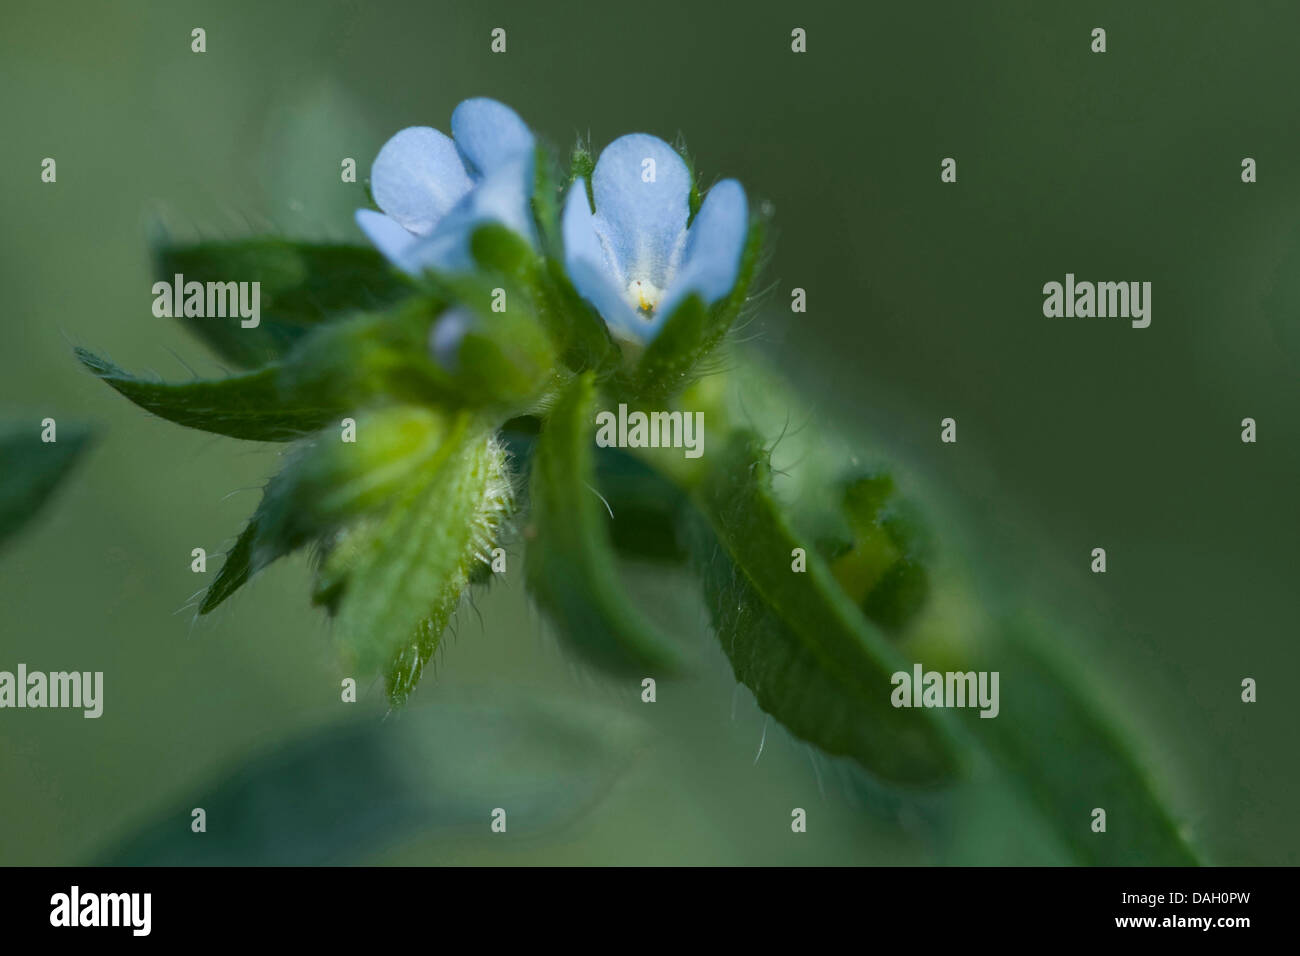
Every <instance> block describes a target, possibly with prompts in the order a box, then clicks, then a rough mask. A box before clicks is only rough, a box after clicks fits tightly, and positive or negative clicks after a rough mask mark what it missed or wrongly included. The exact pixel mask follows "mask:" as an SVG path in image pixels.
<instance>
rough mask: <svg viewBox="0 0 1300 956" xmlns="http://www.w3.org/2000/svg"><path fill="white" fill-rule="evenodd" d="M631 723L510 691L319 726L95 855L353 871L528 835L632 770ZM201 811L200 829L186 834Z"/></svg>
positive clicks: (562, 821) (636, 744) (601, 710)
mask: <svg viewBox="0 0 1300 956" xmlns="http://www.w3.org/2000/svg"><path fill="white" fill-rule="evenodd" d="M643 741H644V731H643V729H642V728H641V726H640V725H639V724H637V723H636V722H634V721H633V720H632V719H631V718H629V717H627V716H626V715H625V714H624V713H623V712H622V711H620V710H617V709H614V708H611V707H600V706H594V705H592V704H590V703H583V704H580V705H579V704H577V703H575V702H573V701H563V702H556V701H543V700H539V699H536V698H533V697H530V696H528V695H526V694H522V693H521V692H519V691H513V692H512V693H511V694H510V696H509V697H506V696H504V695H502V696H499V697H496V698H494V697H493V696H492V695H491V693H490V692H486V693H485V692H482V691H480V692H479V693H476V694H475V695H474V696H473V698H472V699H466V695H464V694H462V695H461V696H460V697H459V698H457V699H453V700H450V701H448V700H443V699H440V700H438V701H436V702H435V703H433V704H432V705H430V706H421V707H417V708H412V709H410V710H407V711H404V712H403V713H402V715H401V718H400V719H399V720H389V721H384V722H382V723H381V722H378V721H367V722H354V723H349V724H344V725H342V726H337V725H336V726H330V727H326V728H324V729H322V730H318V731H315V732H313V733H311V734H309V735H307V736H304V737H300V738H298V739H296V740H293V741H291V742H289V743H287V744H285V745H283V746H281V747H279V748H278V749H276V750H272V751H269V752H266V753H263V754H262V755H261V756H258V757H254V758H252V759H250V760H249V761H248V762H246V763H244V764H243V765H242V766H239V767H237V768H236V769H234V770H233V772H231V773H230V774H229V775H227V776H225V777H224V778H222V779H219V780H217V781H215V782H214V783H213V784H212V785H211V786H209V787H207V788H205V789H203V790H200V791H197V792H195V793H192V794H190V795H189V796H187V797H186V798H185V799H184V800H181V801H178V802H177V803H175V804H173V805H172V806H171V807H170V808H169V809H168V810H166V811H165V812H163V813H161V814H159V815H158V816H157V817H156V818H155V819H154V821H153V822H151V823H149V824H148V825H146V826H144V827H143V828H142V829H140V830H139V831H138V832H136V833H134V834H132V835H131V836H129V837H128V838H126V839H125V840H123V841H122V842H121V843H120V844H119V845H118V846H116V847H114V848H113V849H111V850H110V851H108V852H107V853H104V854H103V855H102V856H101V857H100V859H99V860H97V861H96V862H97V863H99V864H100V865H108V866H231V865H240V866H311V865H319V864H348V863H364V862H365V861H367V860H368V859H372V858H373V857H374V856H375V854H377V853H379V852H381V851H383V850H384V849H386V848H387V847H390V846H393V845H396V844H399V843H402V842H411V841H414V840H418V839H422V838H427V837H428V836H430V835H432V836H435V837H436V838H437V839H439V840H441V841H444V842H446V841H452V840H473V839H475V838H476V837H481V838H482V839H483V840H491V839H499V838H498V837H495V836H493V835H491V834H490V830H489V826H490V824H491V814H492V810H493V809H494V808H496V807H501V808H503V809H505V810H506V813H507V822H508V826H509V830H508V832H509V833H510V834H513V835H516V836H523V837H537V836H538V835H540V834H545V833H550V832H554V831H556V830H558V829H560V828H562V827H564V826H566V825H568V824H570V823H572V822H573V821H575V820H577V819H579V818H581V817H582V816H583V815H584V814H585V813H586V812H587V811H588V810H589V809H590V808H591V807H592V806H593V805H595V804H596V803H598V802H599V801H600V800H601V799H603V797H604V796H605V793H606V792H607V791H608V789H609V787H610V786H611V785H612V784H613V782H614V781H615V780H616V779H617V778H618V776H619V775H620V774H621V773H622V772H623V771H624V770H625V769H626V768H627V767H628V766H629V765H630V764H631V763H632V761H633V759H634V758H635V756H636V754H637V752H638V751H639V749H640V748H641V746H642V744H643ZM194 807H202V808H203V809H204V810H205V811H206V813H207V828H208V829H207V832H206V833H205V834H195V833H193V832H191V830H190V823H191V816H190V812H191V810H192V809H193V808H194Z"/></svg>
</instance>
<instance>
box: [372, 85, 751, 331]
mask: <svg viewBox="0 0 1300 956" xmlns="http://www.w3.org/2000/svg"><path fill="white" fill-rule="evenodd" d="M451 131H452V135H451V136H450V137H449V136H447V135H445V134H444V133H441V132H439V131H438V130H435V129H430V128H428V127H423V126H414V127H410V128H408V129H404V130H402V131H401V132H399V133H397V134H396V135H395V136H393V137H392V138H391V139H390V140H389V141H388V142H387V143H386V144H385V145H384V147H383V149H381V150H380V152H379V156H378V157H377V158H376V159H375V162H374V165H373V167H372V168H371V177H370V183H371V190H372V193H373V196H374V200H375V203H376V204H377V205H378V206H379V208H380V209H381V210H383V212H382V213H379V212H375V211H373V210H369V209H362V210H359V211H358V212H357V223H358V225H360V227H361V229H362V230H363V231H364V232H365V234H366V236H367V237H368V238H369V239H370V241H371V242H373V243H374V245H375V247H376V248H377V249H379V251H380V252H382V253H383V254H384V256H385V257H387V258H388V259H389V261H391V262H392V263H393V264H394V265H395V266H397V267H398V268H400V269H402V270H403V271H405V272H407V273H409V274H411V275H413V276H418V275H420V274H421V273H423V272H425V271H426V270H432V271H435V272H439V271H440V272H457V271H466V270H471V269H473V267H474V260H473V258H472V255H471V252H470V238H471V236H472V233H473V231H474V230H475V229H476V228H478V227H479V226H482V225H483V224H485V223H498V224H500V225H502V226H505V227H506V228H508V229H510V230H511V231H512V232H514V233H515V234H516V235H517V236H519V237H520V238H522V239H524V240H525V241H527V242H528V244H529V245H530V246H531V247H533V248H534V249H535V248H537V244H538V238H537V230H536V229H535V228H534V223H533V217H532V215H531V212H530V205H531V200H532V198H533V190H534V187H535V184H536V176H535V166H534V158H535V157H534V153H535V147H536V141H535V139H534V137H533V135H532V133H531V132H529V130H528V127H527V126H526V125H525V124H524V122H523V121H522V120H521V119H520V118H519V116H518V115H517V114H515V112H514V111H513V110H511V109H510V108H509V107H507V106H505V105H503V104H501V103H498V102H496V101H495V100H490V99H486V98H477V99H469V100H465V101H464V102H463V103H461V104H460V105H459V106H457V107H456V110H455V111H454V112H453V113H452V117H451ZM571 179H572V182H571V183H570V185H569V187H568V192H567V196H566V197H565V198H564V201H563V212H562V215H561V222H560V236H561V244H562V250H561V251H560V259H561V262H562V264H563V268H564V271H565V273H566V274H567V277H568V279H569V281H570V282H571V283H572V285H573V286H574V288H576V290H577V291H578V293H579V294H580V295H581V297H582V299H583V300H584V301H585V302H586V303H587V305H588V306H590V307H591V308H593V309H594V310H595V311H596V312H597V313H598V314H599V316H600V317H601V318H602V319H603V320H604V321H605V323H606V325H607V326H608V328H609V330H610V331H611V332H612V333H613V334H614V335H616V336H618V337H619V338H621V339H624V340H630V341H633V342H648V341H650V340H652V339H654V338H655V337H656V335H658V333H659V332H660V331H661V330H662V329H663V328H664V325H665V323H666V322H667V320H668V319H669V318H670V317H671V316H672V315H673V314H674V312H675V311H676V310H677V309H678V308H679V307H680V306H681V305H682V304H683V302H684V301H685V300H686V299H687V297H688V296H690V295H692V294H694V295H697V296H699V298H700V300H701V301H702V302H703V303H704V304H705V305H707V306H712V305H714V304H715V303H717V302H719V301H720V300H722V299H723V298H724V297H725V296H727V294H728V293H730V292H731V291H732V290H733V288H734V287H735V286H736V283H737V279H738V278H739V276H740V273H741V266H742V259H743V256H744V252H745V247H746V240H747V238H748V236H749V233H750V217H749V208H748V203H747V201H746V197H745V190H744V188H743V187H742V186H741V185H740V183H738V182H737V181H736V180H734V179H725V180H723V181H721V182H719V183H717V184H716V185H714V186H713V188H712V189H710V190H709V192H708V195H707V196H706V197H705V198H704V200H703V203H702V204H701V205H700V207H699V209H698V211H696V212H695V215H694V217H693V218H692V216H691V212H692V210H691V198H692V194H693V191H694V183H693V177H692V173H691V170H690V168H689V167H688V166H687V164H686V162H685V160H684V159H683V158H682V156H681V155H680V154H679V153H678V152H677V151H676V150H675V149H673V148H672V147H671V146H670V145H669V144H668V143H666V142H664V141H663V140H661V139H659V138H658V137H655V136H650V135H647V134H644V133H632V134H629V135H626V136H622V137H620V138H619V139H617V140H615V141H614V142H613V143H611V144H610V145H609V146H607V147H606V148H605V150H604V151H603V152H602V153H601V154H600V157H599V158H598V159H597V161H596V163H595V168H594V170H593V171H592V173H591V177H590V182H588V180H587V179H586V177H584V176H582V175H580V174H575V175H573V176H571ZM593 202H594V208H593ZM454 327H455V328H457V329H461V328H463V327H464V323H463V321H457V323H456V324H455V326H454ZM449 336H450V333H448V334H445V335H444V336H443V337H442V341H441V342H440V343H439V348H438V349H437V352H438V353H440V354H443V355H445V354H446V352H447V349H448V341H447V339H448V338H449Z"/></svg>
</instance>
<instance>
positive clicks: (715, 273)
mask: <svg viewBox="0 0 1300 956" xmlns="http://www.w3.org/2000/svg"><path fill="white" fill-rule="evenodd" d="M748 235H749V204H748V202H746V200H745V189H744V187H743V186H741V185H740V183H738V182H737V181H736V180H734V179H724V180H723V181H722V182H720V183H718V184H717V185H715V186H714V187H713V188H712V189H710V190H709V194H708V195H707V196H705V197H704V202H703V203H702V204H701V205H700V210H699V212H697V213H696V214H695V220H694V221H693V222H692V223H691V228H690V230H689V231H688V232H687V235H686V248H685V250H684V252H683V254H682V263H681V266H680V268H679V269H678V271H677V274H676V275H675V276H674V277H673V280H672V282H671V283H670V284H669V287H668V289H666V290H665V292H664V297H663V299H662V301H660V303H659V308H658V309H657V310H656V312H655V319H656V320H657V321H656V327H657V326H658V325H660V324H662V323H663V322H664V321H666V320H667V318H668V317H669V316H670V315H672V313H673V310H674V309H675V308H677V306H678V305H680V304H681V302H682V300H683V299H685V298H686V296H688V295H689V294H690V293H692V292H694V293H696V294H698V295H699V296H700V298H702V299H703V300H704V302H705V304H706V305H712V304H713V303H714V302H717V301H718V300H719V299H721V298H722V297H723V296H725V295H726V294H727V293H728V292H730V291H731V289H732V287H733V286H734V285H735V284H736V278H737V276H739V274H740V260H741V257H742V256H743V255H744V251H745V239H746V237H747V236H748Z"/></svg>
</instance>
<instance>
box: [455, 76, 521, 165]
mask: <svg viewBox="0 0 1300 956" xmlns="http://www.w3.org/2000/svg"><path fill="white" fill-rule="evenodd" d="M451 135H452V136H453V137H454V138H455V140H456V145H457V146H458V147H459V148H460V151H461V153H463V154H464V156H465V158H466V159H468V160H469V162H470V163H471V164H472V165H473V167H474V169H475V170H477V172H478V173H479V175H481V176H486V175H488V174H489V173H491V172H493V171H494V170H496V169H497V168H499V167H500V166H501V165H503V164H504V163H507V162H509V161H510V160H512V159H514V158H516V157H518V156H519V155H520V154H521V153H527V152H531V151H532V148H533V134H532V133H530V132H529V131H528V127H527V126H526V125H525V124H524V121H523V120H521V119H520V118H519V114H518V113H516V112H515V111H514V110H512V109H511V108H510V107H508V106H506V105H505V104H504V103H498V102H497V101H496V100H490V99H488V98H487V97H485V96H479V97H475V98H473V99H468V100H464V101H463V102H461V104H460V105H459V106H457V107H456V109H455V111H454V112H453V113H452V114H451Z"/></svg>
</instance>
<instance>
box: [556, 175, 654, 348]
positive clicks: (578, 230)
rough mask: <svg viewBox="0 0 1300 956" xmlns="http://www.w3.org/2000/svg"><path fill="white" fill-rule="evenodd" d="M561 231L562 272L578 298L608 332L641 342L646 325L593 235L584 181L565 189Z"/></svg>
mask: <svg viewBox="0 0 1300 956" xmlns="http://www.w3.org/2000/svg"><path fill="white" fill-rule="evenodd" d="M561 231H562V233H563V236H564V268H565V271H566V272H567V273H568V274H569V279H570V281H572V282H573V287H574V288H575V289H577V290H578V294H579V295H581V296H582V297H583V298H584V299H586V300H587V301H588V302H589V303H591V305H592V307H593V308H594V309H595V310H596V311H597V312H599V313H600V316H601V318H603V319H604V320H605V323H606V324H607V325H608V326H609V327H610V329H611V331H614V332H616V333H618V334H620V335H622V336H624V337H630V338H633V339H641V338H642V337H643V335H644V331H645V327H646V326H647V325H648V323H647V322H646V321H645V320H644V319H641V318H639V317H638V316H637V313H636V310H635V309H633V308H632V306H631V305H629V304H628V302H627V300H626V299H624V298H623V288H624V282H623V278H622V276H621V275H620V274H619V272H618V267H617V266H616V265H615V264H614V263H613V262H612V261H611V260H610V257H609V256H608V254H607V253H606V250H605V248H604V247H603V245H602V243H601V241H600V237H599V236H597V235H596V228H595V217H593V216H592V214H591V207H590V206H589V205H588V204H587V184H586V181H585V180H582V179H579V180H578V181H577V182H575V183H574V184H573V186H572V187H570V189H569V195H568V197H567V198H566V199H565V201H564V218H563V220H562V221H561Z"/></svg>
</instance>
